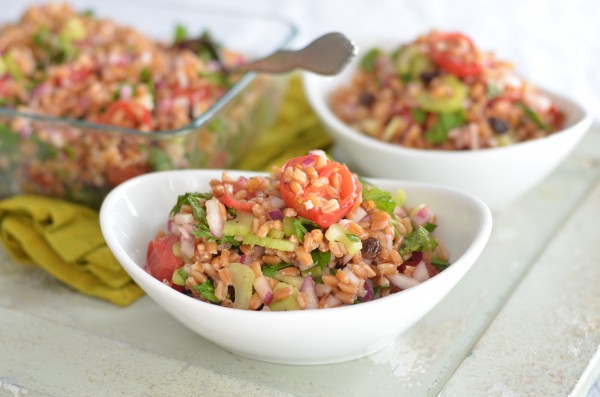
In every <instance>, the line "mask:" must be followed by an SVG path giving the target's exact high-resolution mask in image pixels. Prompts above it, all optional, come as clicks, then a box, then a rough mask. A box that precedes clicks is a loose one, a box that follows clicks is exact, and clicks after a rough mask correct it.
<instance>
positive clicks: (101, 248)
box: [0, 195, 143, 306]
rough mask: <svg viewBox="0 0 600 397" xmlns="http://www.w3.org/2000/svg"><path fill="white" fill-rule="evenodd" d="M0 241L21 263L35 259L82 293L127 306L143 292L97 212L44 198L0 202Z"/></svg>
mask: <svg viewBox="0 0 600 397" xmlns="http://www.w3.org/2000/svg"><path fill="white" fill-rule="evenodd" d="M0 240H1V241H2V243H3V244H4V246H5V247H6V249H7V250H8V252H9V253H10V255H11V257H12V258H13V259H14V260H15V261H17V262H20V263H35V264H37V265H39V266H40V267H42V268H43V269H44V270H45V271H47V272H48V273H50V274H51V275H53V276H54V277H56V279H58V280H59V281H61V282H62V283H64V284H66V285H68V286H69V287H71V288H74V289H76V290H77V291H79V292H81V293H84V294H86V295H90V296H94V297H97V298H102V299H106V300H108V301H110V302H112V303H114V304H116V305H119V306H126V305H129V304H130V303H132V302H133V301H135V300H136V299H138V298H139V297H140V296H142V295H143V291H142V290H141V289H140V288H139V287H138V286H137V285H136V284H134V283H133V281H132V280H131V278H129V275H128V274H127V273H126V272H125V271H124V270H123V268H122V267H121V265H120V264H119V263H118V262H117V260H116V259H115V257H114V256H113V255H112V253H111V252H110V250H109V249H108V247H107V246H106V243H105V242H104V238H103V237H102V232H101V230H100V223H99V220H98V213H97V212H96V211H94V210H92V209H90V208H88V207H85V206H82V205H78V204H72V203H68V202H65V201H62V200H58V199H53V198H49V197H43V196H33V195H22V196H14V197H11V198H8V199H5V200H2V201H0Z"/></svg>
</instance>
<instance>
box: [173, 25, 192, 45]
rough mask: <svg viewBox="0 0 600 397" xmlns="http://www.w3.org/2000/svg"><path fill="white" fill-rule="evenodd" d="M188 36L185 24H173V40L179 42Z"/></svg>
mask: <svg viewBox="0 0 600 397" xmlns="http://www.w3.org/2000/svg"><path fill="white" fill-rule="evenodd" d="M187 38H188V31H187V28H186V27H185V26H183V25H182V24H177V25H176V26H175V32H174V33H173V42H175V43H179V42H180V41H183V40H185V39H187Z"/></svg>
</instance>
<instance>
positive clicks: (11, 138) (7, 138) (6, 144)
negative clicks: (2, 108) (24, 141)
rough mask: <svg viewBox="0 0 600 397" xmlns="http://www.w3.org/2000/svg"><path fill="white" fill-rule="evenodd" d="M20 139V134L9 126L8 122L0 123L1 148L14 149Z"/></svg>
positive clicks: (5, 149)
mask: <svg viewBox="0 0 600 397" xmlns="http://www.w3.org/2000/svg"><path fill="white" fill-rule="evenodd" d="M20 140H21V138H20V137H19V134H17V133H16V132H14V131H13V130H11V129H10V128H8V126H7V125H6V124H0V150H2V151H7V150H14V148H15V146H17V145H18V144H19V141H20Z"/></svg>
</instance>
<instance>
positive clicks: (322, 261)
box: [310, 249, 331, 270]
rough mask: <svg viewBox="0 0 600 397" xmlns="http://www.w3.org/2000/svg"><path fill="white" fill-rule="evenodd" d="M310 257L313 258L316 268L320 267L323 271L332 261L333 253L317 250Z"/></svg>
mask: <svg viewBox="0 0 600 397" xmlns="http://www.w3.org/2000/svg"><path fill="white" fill-rule="evenodd" d="M310 256H311V257H312V260H313V263H314V264H315V266H319V267H320V268H321V270H323V269H325V268H326V267H327V265H329V262H330V261H331V252H329V251H327V252H321V251H319V250H318V249H315V250H313V251H312V252H311V253H310Z"/></svg>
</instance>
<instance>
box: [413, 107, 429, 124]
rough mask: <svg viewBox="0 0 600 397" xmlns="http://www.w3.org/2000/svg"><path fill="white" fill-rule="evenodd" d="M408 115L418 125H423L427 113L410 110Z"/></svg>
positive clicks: (414, 109)
mask: <svg viewBox="0 0 600 397" xmlns="http://www.w3.org/2000/svg"><path fill="white" fill-rule="evenodd" d="M410 114H411V116H412V118H413V119H415V121H416V122H417V123H419V124H423V123H424V122H425V119H426V118H427V113H426V112H425V111H424V110H421V109H416V108H412V109H410Z"/></svg>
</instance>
